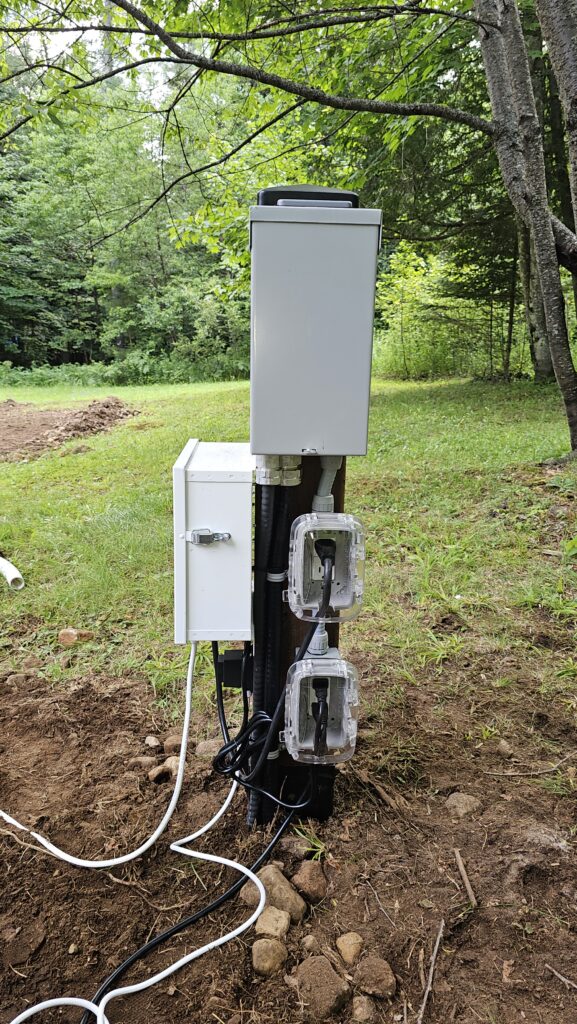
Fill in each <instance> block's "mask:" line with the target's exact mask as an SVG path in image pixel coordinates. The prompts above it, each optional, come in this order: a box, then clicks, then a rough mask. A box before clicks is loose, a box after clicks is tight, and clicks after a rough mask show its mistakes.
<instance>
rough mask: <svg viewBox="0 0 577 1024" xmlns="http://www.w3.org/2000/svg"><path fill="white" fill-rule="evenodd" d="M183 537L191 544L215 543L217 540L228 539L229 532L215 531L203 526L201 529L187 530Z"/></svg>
mask: <svg viewBox="0 0 577 1024" xmlns="http://www.w3.org/2000/svg"><path fill="white" fill-rule="evenodd" d="M184 536H185V539H186V540H188V541H190V543H191V544H216V543H217V542H219V541H227V540H230V533H222V532H221V533H217V532H215V531H213V530H209V529H208V527H203V529H201V530H189V531H187V533H185V535H184Z"/></svg>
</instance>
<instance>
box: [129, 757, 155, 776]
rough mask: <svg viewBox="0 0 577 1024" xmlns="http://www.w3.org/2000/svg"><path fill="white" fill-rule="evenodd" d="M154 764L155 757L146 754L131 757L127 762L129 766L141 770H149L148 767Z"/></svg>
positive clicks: (152, 766)
mask: <svg viewBox="0 0 577 1024" xmlns="http://www.w3.org/2000/svg"><path fill="white" fill-rule="evenodd" d="M155 766H156V758H155V757H146V755H143V756H142V757H131V758H130V761H129V762H128V767H129V768H141V769H142V771H143V772H149V771H150V769H151V768H154V767H155Z"/></svg>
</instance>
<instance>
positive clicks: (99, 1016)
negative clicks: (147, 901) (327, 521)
mask: <svg viewBox="0 0 577 1024" xmlns="http://www.w3.org/2000/svg"><path fill="white" fill-rule="evenodd" d="M195 661H196V644H193V645H192V650H191V652H190V660H189V664H188V672H187V678H186V702H185V711H184V722H183V728H182V744H181V748H180V759H179V764H178V773H177V776H176V783H175V787H174V792H173V795H172V799H171V801H170V804H169V805H168V808H167V810H166V814H165V815H164V817H163V819H162V821H161V822H160V824H159V825H158V827H157V829H156V830H155V832H153V834H152V835H151V836H150V838H149V839H147V841H146V842H145V843H143V845H142V846H140V847H139V848H138V849H137V850H134V851H133V852H132V853H129V854H125V855H124V856H123V857H116V858H114V859H112V860H97V861H91V860H82V859H80V858H78V857H72V856H70V854H67V853H65V852H64V851H63V850H60V849H59V848H58V847H57V846H54V845H53V844H52V843H50V842H48V840H47V839H44V837H43V836H40V835H38V833H36V832H32V831H31V829H28V828H26V826H25V825H22V824H20V822H18V821H16V820H15V819H14V818H11V817H10V815H8V814H5V812H4V811H0V816H1V817H2V818H3V819H4V821H6V822H8V824H10V825H13V826H15V827H16V828H19V829H21V830H22V831H24V832H28V833H29V834H30V835H31V836H32V837H33V838H34V839H36V841H37V842H39V843H40V844H41V845H42V846H43V847H44V849H46V850H47V851H48V852H49V853H51V854H52V855H53V856H55V857H57V858H59V859H60V860H64V861H66V862H67V863H68V864H73V865H75V866H77V867H86V868H108V867H114V866H115V865H117V864H126V863H127V862H128V861H131V860H134V859H135V858H136V857H139V856H140V855H141V854H142V853H144V852H145V851H146V850H148V849H149V848H150V847H151V846H152V845H153V843H155V842H156V840H157V839H158V837H159V836H160V835H161V834H162V833H163V832H164V830H165V829H166V827H167V825H168V823H169V821H170V819H171V817H172V814H173V812H174V808H175V807H176V804H177V801H178V798H179V796H180V791H181V788H182V780H183V776H184V767H185V761H186V748H187V743H188V732H189V726H190V715H191V707H192V681H193V677H194V665H195ZM237 789H238V782H233V784H232V786H231V788H230V791H229V793H228V796H227V798H226V800H225V801H224V803H223V805H222V807H220V808H219V810H218V811H217V812H216V814H215V815H214V816H213V817H212V818H211V819H210V821H208V822H207V823H206V824H205V825H203V826H202V828H200V829H198V831H196V832H193V833H192V835H190V836H186V838H184V839H179V840H178V841H177V842H175V843H172V844H171V846H170V849H171V850H172V851H173V852H174V853H181V854H184V855H185V856H186V857H193V858H195V859H196V860H204V861H210V862H211V863H213V864H220V865H221V866H222V867H229V868H232V869H233V870H235V871H239V872H240V873H241V874H243V875H245V876H246V878H248V879H249V880H250V881H251V882H253V883H254V885H256V887H257V890H258V893H259V902H258V905H257V907H256V909H255V910H254V911H253V913H252V914H251V915H250V917H249V918H247V920H246V921H243V922H242V924H240V925H238V926H237V927H236V928H234V929H233V930H232V931H231V932H227V934H226V935H222V936H220V938H218V939H213V941H212V942H208V943H206V944H205V945H204V946H201V947H200V948H199V949H196V950H194V951H193V952H192V953H188V954H187V955H186V956H184V957H181V959H180V960H177V961H176V963H174V964H172V965H171V966H170V967H167V968H165V970H163V971H160V972H159V973H158V974H155V975H153V976H152V977H151V978H147V979H146V980H145V981H141V982H139V983H137V984H134V985H127V986H125V987H124V988H119V989H113V990H112V991H111V992H108V993H107V994H106V995H105V996H104V997H103V999H102V1001H101V1003H100V1004H99V1005H97V1004H96V1003H92V1002H90V1001H89V1000H87V999H76V998H72V997H66V998H62V999H48V1000H46V1001H44V1002H42V1003H37V1004H36V1005H35V1006H31V1007H30V1008H29V1009H28V1010H24V1012H23V1013H21V1014H19V1015H18V1016H17V1017H14V1019H13V1020H12V1021H11V1024H22V1022H23V1021H25V1020H28V1019H29V1018H30V1017H33V1016H35V1015H36V1014H37V1013H41V1012H42V1011H43V1010H49V1009H52V1008H54V1007H59V1006H78V1007H81V1008H82V1009H84V1010H89V1011H90V1012H91V1013H92V1014H94V1016H95V1017H96V1022H97V1024H109V1022H108V1019H107V1017H106V1016H105V1012H104V1011H105V1009H106V1006H107V1004H108V1003H109V1002H110V1001H111V1000H112V999H118V998H120V997H121V996H126V995H131V994H132V993H134V992H141V991H142V990H143V989H146V988H150V987H151V986H153V985H157V984H158V983H159V982H161V981H163V980H164V979H165V978H168V977H169V976H170V975H171V974H173V973H174V972H175V971H178V970H180V968H181V967H184V966H185V965H186V964H189V963H191V962H192V961H193V960H197V959H198V958H199V957H201V956H203V955H204V954H205V953H209V952H210V951H211V950H213V949H217V948H218V947H219V946H222V945H224V944H225V943H226V942H230V941H231V940H232V939H235V938H237V936H238V935H241V934H242V933H243V932H244V931H246V930H247V929H248V928H250V927H251V925H253V924H254V922H255V921H256V920H257V918H258V917H259V916H260V914H261V913H262V911H263V909H264V905H265V901H266V893H265V889H264V886H263V884H262V882H261V881H260V879H259V878H257V876H256V875H255V874H254V873H253V872H252V871H251V870H250V868H247V867H245V865H244V864H239V863H238V862H237V861H234V860H229V859H228V858H227V857H218V856H216V855H215V854H210V853H200V852H199V851H197V850H189V849H185V846H187V844H188V843H191V842H193V841H194V840H195V839H198V838H199V837H200V836H202V835H204V834H205V833H206V832H208V831H209V830H210V829H211V828H212V827H213V825H215V824H216V822H217V821H219V820H220V818H221V817H222V816H223V814H224V813H225V812H226V811H227V810H228V808H229V806H230V804H231V802H232V800H233V798H234V795H235V793H236V791H237Z"/></svg>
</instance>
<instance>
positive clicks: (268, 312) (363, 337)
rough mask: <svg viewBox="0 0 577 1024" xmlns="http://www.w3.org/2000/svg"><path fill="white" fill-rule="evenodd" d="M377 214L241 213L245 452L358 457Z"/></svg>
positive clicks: (313, 210)
mask: <svg viewBox="0 0 577 1024" xmlns="http://www.w3.org/2000/svg"><path fill="white" fill-rule="evenodd" d="M380 225H381V211H380V210H364V209H352V208H350V209H347V208H341V207H338V206H329V205H325V206H324V207H323V206H315V205H310V204H308V205H290V206H286V205H283V206H255V207H251V211H250V232H251V250H252V285H251V427H250V445H251V451H252V452H254V453H256V454H258V455H297V454H301V453H311V454H315V453H318V454H321V455H365V454H366V451H367V429H368V415H369V389H370V375H371V356H372V343H373V312H374V302H375V279H376V268H377V253H378V248H379V240H380Z"/></svg>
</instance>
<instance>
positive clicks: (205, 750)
mask: <svg viewBox="0 0 577 1024" xmlns="http://www.w3.org/2000/svg"><path fill="white" fill-rule="evenodd" d="M221 747H222V740H219V739H215V740H201V741H200V743H197V745H196V756H197V757H206V758H211V759H212V758H213V757H216V755H217V754H218V752H219V750H220V748H221Z"/></svg>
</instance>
